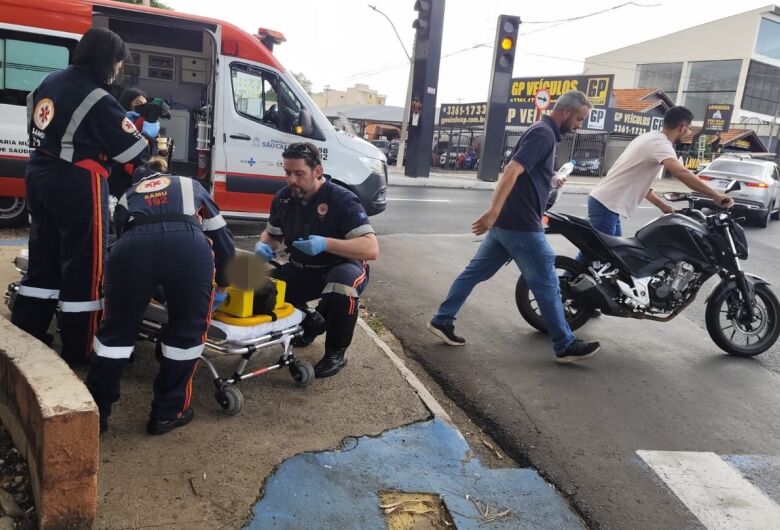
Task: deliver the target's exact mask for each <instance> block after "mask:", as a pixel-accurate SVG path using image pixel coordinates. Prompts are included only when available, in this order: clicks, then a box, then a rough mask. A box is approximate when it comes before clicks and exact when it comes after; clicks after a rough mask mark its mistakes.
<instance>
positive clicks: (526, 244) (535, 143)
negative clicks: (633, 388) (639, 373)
mask: <svg viewBox="0 0 780 530" xmlns="http://www.w3.org/2000/svg"><path fill="white" fill-rule="evenodd" d="M590 108H591V103H590V101H588V98H587V97H586V96H585V94H583V93H582V92H579V91H576V90H572V91H570V92H567V93H566V94H564V95H563V96H561V97H560V98H559V99H558V101H557V102H556V104H555V108H554V109H553V111H552V113H551V114H550V115H549V116H544V117H543V118H542V119H541V120H540V121H538V122H536V123H535V124H533V125H532V126H531V127H530V128H529V129H528V130H527V131H526V133H525V134H524V135H523V136H522V138H520V141H519V142H518V143H517V146H516V147H515V149H514V152H513V153H512V159H511V161H510V162H509V164H507V166H506V168H505V169H504V172H503V173H502V174H501V178H500V179H499V181H498V185H497V186H496V190H495V191H494V192H493V197H492V199H491V201H490V208H488V210H487V211H486V212H485V213H483V214H482V215H481V216H480V217H479V219H477V220H476V221H474V223H473V224H472V226H471V230H472V232H473V233H474V234H476V235H482V234H484V233H485V232H487V236H486V237H485V239H484V240H483V241H482V244H481V245H480V247H479V249H478V250H477V254H476V255H475V256H474V257H473V258H472V260H471V263H469V264H468V266H467V267H466V269H465V270H464V271H463V272H461V273H460V275H459V276H458V277H457V279H456V280H455V282H454V283H453V284H452V286H451V287H450V291H449V293H448V294H447V298H446V299H445V300H444V302H442V304H441V306H439V310H438V311H437V312H436V314H435V315H434V317H433V319H432V320H431V321H430V322H429V323H428V326H427V327H428V330H429V331H430V332H431V333H433V334H434V335H436V336H437V337H439V338H440V339H442V340H443V341H444V342H445V343H447V344H449V345H451V346H462V345H463V344H465V343H466V340H465V339H463V338H462V337H459V336H457V335H455V327H454V325H453V322H454V321H455V315H457V313H458V311H459V310H460V308H461V307H462V306H463V304H464V303H465V302H466V298H468V296H469V294H471V291H472V289H474V287H475V286H476V285H477V284H478V283H480V282H483V281H485V280H487V279H489V278H491V277H492V276H493V275H494V274H495V273H496V272H497V271H498V269H500V268H501V267H502V266H503V265H505V264H506V263H507V262H508V261H510V260H514V261H515V263H516V264H517V266H518V268H519V269H520V271H521V272H522V273H523V276H524V277H525V279H526V281H527V282H528V285H529V287H530V288H531V291H532V292H533V293H534V296H535V297H536V300H537V302H538V303H539V311H540V312H541V314H542V318H543V319H544V322H545V325H546V326H547V330H548V332H549V334H550V339H551V340H552V343H553V349H554V350H555V360H556V362H559V363H572V362H575V361H580V360H582V359H587V358H589V357H592V356H593V355H594V354H595V353H596V351H597V350H598V349H599V343H598V342H590V343H585V342H583V341H581V340H578V339H576V338H575V337H574V335H573V334H572V332H571V329H570V328H569V325H568V324H567V323H566V318H565V316H564V312H563V304H562V301H561V292H560V285H559V280H558V275H557V273H556V271H555V253H554V252H553V250H552V248H551V247H550V245H549V243H548V242H547V239H546V237H545V235H544V228H543V226H542V214H543V213H544V209H545V206H546V204H547V197H548V195H549V194H550V188H551V186H552V178H553V175H554V173H555V171H554V164H555V147H556V144H557V143H558V142H559V141H560V139H561V134H565V133H567V132H569V131H573V130H575V129H577V128H578V127H580V126H581V125H582V122H583V121H584V120H585V118H586V116H587V115H588V111H589V110H590ZM555 184H556V185H561V184H562V183H561V182H557V183H555Z"/></svg>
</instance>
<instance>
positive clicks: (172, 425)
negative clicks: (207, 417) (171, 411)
mask: <svg viewBox="0 0 780 530" xmlns="http://www.w3.org/2000/svg"><path fill="white" fill-rule="evenodd" d="M194 416H195V411H194V410H192V407H190V408H188V409H187V410H185V411H184V412H182V413H181V416H179V417H178V418H174V419H172V420H149V423H147V424H146V432H148V433H149V434H165V433H166V432H170V431H172V430H174V429H176V428H178V427H183V426H184V425H187V424H188V423H189V422H191V421H192V418H193V417H194Z"/></svg>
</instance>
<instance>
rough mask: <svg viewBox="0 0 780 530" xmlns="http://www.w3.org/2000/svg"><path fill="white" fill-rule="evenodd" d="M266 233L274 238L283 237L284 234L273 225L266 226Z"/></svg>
mask: <svg viewBox="0 0 780 530" xmlns="http://www.w3.org/2000/svg"><path fill="white" fill-rule="evenodd" d="M265 231H266V232H268V233H269V234H270V235H272V236H283V235H284V232H282V229H281V228H279V227H278V226H274V225H272V224H267V225H265Z"/></svg>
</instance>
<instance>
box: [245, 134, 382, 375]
mask: <svg viewBox="0 0 780 530" xmlns="http://www.w3.org/2000/svg"><path fill="white" fill-rule="evenodd" d="M282 158H283V159H284V173H285V175H286V176H287V186H286V187H285V188H283V189H282V190H280V191H279V192H278V193H277V194H276V196H275V197H274V199H273V202H272V203H271V214H270V216H269V219H268V225H267V226H266V229H265V231H263V233H262V234H261V235H260V242H258V243H257V245H255V254H257V255H258V256H261V257H264V258H265V259H271V258H272V257H273V256H274V252H275V250H276V249H277V248H279V247H281V245H282V244H284V245H285V246H286V247H287V251H288V252H289V253H290V259H289V262H288V263H286V264H284V266H282V268H281V269H278V270H277V271H275V273H274V276H275V277H276V278H279V279H281V280H284V281H286V282H287V291H286V300H287V301H288V302H290V303H291V304H292V305H294V306H296V307H304V306H305V305H306V303H307V302H309V301H311V300H316V299H317V298H319V299H320V302H319V305H318V306H317V311H318V312H319V313H320V314H321V315H322V316H323V317H324V318H325V331H326V335H325V355H324V356H323V358H322V359H321V360H320V361H319V362H318V363H317V364H316V366H315V367H314V374H315V376H316V377H330V376H332V375H335V374H336V373H338V372H339V371H340V370H341V369H342V368H344V366H346V364H347V358H346V355H345V354H346V350H347V348H348V347H349V345H350V343H351V342H352V334H353V332H354V331H355V324H356V323H357V318H358V305H359V297H360V293H361V292H363V289H365V287H366V285H367V284H368V264H367V263H366V261H367V260H375V259H377V258H378V257H379V243H378V242H377V239H376V236H375V235H374V229H373V228H371V225H370V224H369V223H368V216H367V215H366V212H365V210H364V209H363V206H362V205H361V204H360V200H359V199H358V198H357V197H356V196H355V194H353V193H352V192H351V191H349V190H347V189H346V188H343V187H341V186H339V185H337V184H333V183H332V182H329V181H325V180H324V179H323V169H322V162H321V159H320V151H319V149H318V148H317V146H315V145H314V144H312V143H309V142H303V143H293V144H290V145H289V146H288V147H287V149H286V150H285V151H284V153H282ZM310 340H313V338H311V339H310Z"/></svg>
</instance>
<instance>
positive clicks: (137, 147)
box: [114, 138, 149, 164]
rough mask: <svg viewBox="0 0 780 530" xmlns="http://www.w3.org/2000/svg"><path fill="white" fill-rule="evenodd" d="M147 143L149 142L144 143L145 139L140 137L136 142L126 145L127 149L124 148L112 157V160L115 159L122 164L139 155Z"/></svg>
mask: <svg viewBox="0 0 780 530" xmlns="http://www.w3.org/2000/svg"><path fill="white" fill-rule="evenodd" d="M148 145H149V144H147V143H146V140H144V139H143V138H141V139H140V140H138V141H137V142H136V143H134V144H133V145H131V146H130V147H128V148H127V149H125V150H124V151H122V152H121V153H119V154H118V155H116V156H115V157H114V160H116V161H117V162H119V163H120V164H124V163H125V162H130V161H131V160H132V159H134V158H135V157H137V156H138V155H140V154H141V153H142V152H143V151H144V149H146V147H147V146H148Z"/></svg>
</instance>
